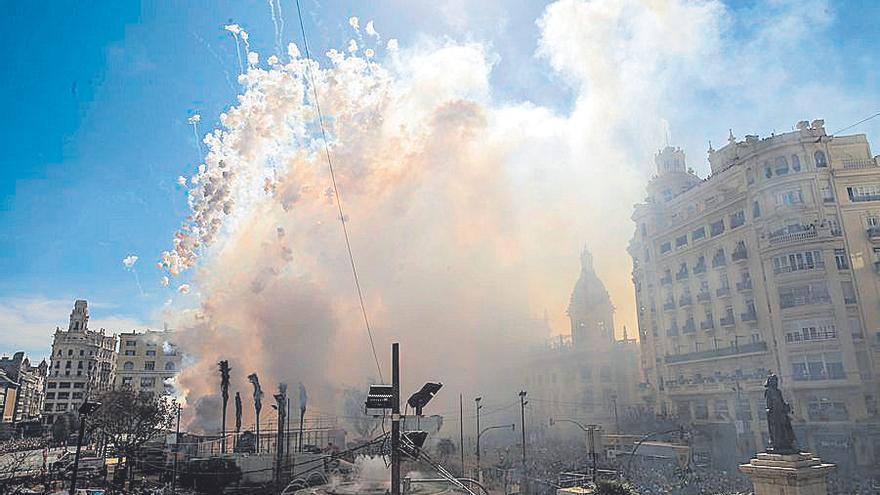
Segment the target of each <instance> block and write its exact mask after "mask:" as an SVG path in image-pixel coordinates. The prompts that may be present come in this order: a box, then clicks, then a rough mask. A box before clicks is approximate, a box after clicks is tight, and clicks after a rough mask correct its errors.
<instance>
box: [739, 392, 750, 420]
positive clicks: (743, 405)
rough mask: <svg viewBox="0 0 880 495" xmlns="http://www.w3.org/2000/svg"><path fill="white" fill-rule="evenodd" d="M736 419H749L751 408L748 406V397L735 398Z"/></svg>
mask: <svg viewBox="0 0 880 495" xmlns="http://www.w3.org/2000/svg"><path fill="white" fill-rule="evenodd" d="M736 419H738V420H740V421H751V419H752V408H751V407H750V406H749V399H748V397H739V398H737V399H736Z"/></svg>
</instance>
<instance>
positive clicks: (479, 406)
mask: <svg viewBox="0 0 880 495" xmlns="http://www.w3.org/2000/svg"><path fill="white" fill-rule="evenodd" d="M481 400H483V398H482V397H477V398H476V399H474V402H475V403H476V408H477V481H480V473H481V472H482V465H481V464H480V409H482V408H483V406H481V405H480V401H481Z"/></svg>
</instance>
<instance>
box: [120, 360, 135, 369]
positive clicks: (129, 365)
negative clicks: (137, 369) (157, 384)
mask: <svg viewBox="0 0 880 495" xmlns="http://www.w3.org/2000/svg"><path fill="white" fill-rule="evenodd" d="M122 369H124V370H126V371H131V370H133V369H134V363H132V362H131V361H126V362H125V364H123V365H122Z"/></svg>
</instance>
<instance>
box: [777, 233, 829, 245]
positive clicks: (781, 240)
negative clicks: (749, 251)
mask: <svg viewBox="0 0 880 495" xmlns="http://www.w3.org/2000/svg"><path fill="white" fill-rule="evenodd" d="M817 237H819V233H818V232H816V230H815V229H811V230H804V231H802V232H789V233H786V234H777V235H770V236H768V240H769V241H770V245H774V246H775V245H780V244H790V243H793V242H801V241H808V240H811V239H815V238H817Z"/></svg>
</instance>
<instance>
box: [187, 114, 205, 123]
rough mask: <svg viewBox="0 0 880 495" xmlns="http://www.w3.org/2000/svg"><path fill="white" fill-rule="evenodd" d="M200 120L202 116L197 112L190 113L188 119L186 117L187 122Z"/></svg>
mask: <svg viewBox="0 0 880 495" xmlns="http://www.w3.org/2000/svg"><path fill="white" fill-rule="evenodd" d="M201 121H202V116H201V115H199V114H197V113H195V114H193V115H191V116H190V117H189V118H188V119H186V122H187V123H188V124H198V123H199V122H201Z"/></svg>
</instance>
